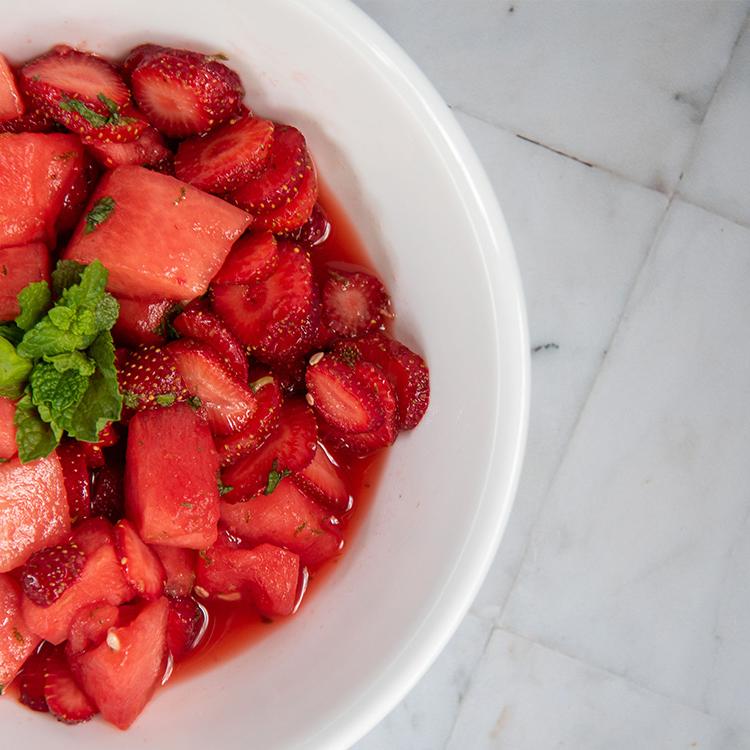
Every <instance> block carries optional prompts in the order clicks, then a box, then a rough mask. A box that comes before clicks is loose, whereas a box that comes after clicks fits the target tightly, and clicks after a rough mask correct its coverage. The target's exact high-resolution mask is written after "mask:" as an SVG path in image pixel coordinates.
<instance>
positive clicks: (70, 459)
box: [57, 439, 91, 523]
mask: <svg viewBox="0 0 750 750" xmlns="http://www.w3.org/2000/svg"><path fill="white" fill-rule="evenodd" d="M57 455H58V457H59V458H60V465H61V466H62V471H63V477H64V479H65V491H66V493H67V495H68V506H69V508H70V519H71V523H75V522H76V521H78V520H81V519H83V518H88V517H89V516H90V515H91V477H90V475H89V467H88V464H87V463H86V453H85V452H84V450H83V447H82V444H81V443H79V442H77V441H76V440H67V439H66V440H63V441H62V442H61V443H60V445H58V446H57Z"/></svg>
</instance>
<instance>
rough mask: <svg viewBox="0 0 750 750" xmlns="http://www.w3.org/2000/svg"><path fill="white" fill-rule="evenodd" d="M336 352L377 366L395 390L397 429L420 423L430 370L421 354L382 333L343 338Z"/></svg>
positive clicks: (411, 427)
mask: <svg viewBox="0 0 750 750" xmlns="http://www.w3.org/2000/svg"><path fill="white" fill-rule="evenodd" d="M335 352H336V353H337V354H338V355H339V356H342V357H344V358H346V359H348V360H349V361H357V360H359V359H365V360H367V361H368V362H372V363H373V364H375V365H377V366H378V367H379V368H380V369H381V370H382V371H383V372H384V373H385V375H386V377H387V378H388V379H389V380H390V381H391V383H392V384H393V387H394V388H395V389H396V395H397V397H398V413H399V429H401V430H411V429H413V428H414V427H416V426H417V425H418V424H419V422H420V420H421V419H422V417H423V416H424V413H425V411H427V406H428V404H429V403H430V372H429V370H428V369H427V365H426V364H425V361H424V360H423V359H422V357H420V356H419V355H418V354H416V353H415V352H413V351H412V350H411V349H409V348H408V347H407V346H405V345H404V344H402V343H400V342H399V341H394V340H393V339H391V338H388V336H386V335H384V334H381V333H376V334H373V335H371V336H367V337H364V338H358V339H354V340H352V341H342V342H340V343H339V344H338V345H337V346H336V348H335Z"/></svg>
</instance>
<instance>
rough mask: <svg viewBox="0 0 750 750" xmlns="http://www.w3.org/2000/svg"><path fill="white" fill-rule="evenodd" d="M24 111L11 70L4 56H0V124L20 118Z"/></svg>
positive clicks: (24, 107) (24, 106)
mask: <svg viewBox="0 0 750 750" xmlns="http://www.w3.org/2000/svg"><path fill="white" fill-rule="evenodd" d="M25 111H26V105H25V104H24V101H23V99H22V98H21V94H20V92H19V91H18V86H17V85H16V77H15V75H13V70H12V69H11V67H10V65H8V61H7V60H6V59H5V57H4V55H0V122H7V121H8V120H14V119H15V118H17V117H21V116H22V115H23V113H24V112H25Z"/></svg>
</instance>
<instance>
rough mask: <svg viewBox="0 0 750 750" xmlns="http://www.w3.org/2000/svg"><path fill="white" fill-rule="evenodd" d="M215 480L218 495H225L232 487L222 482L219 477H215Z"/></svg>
mask: <svg viewBox="0 0 750 750" xmlns="http://www.w3.org/2000/svg"><path fill="white" fill-rule="evenodd" d="M216 481H217V483H218V485H219V495H226V494H227V493H229V492H231V491H232V490H233V489H234V487H232V486H231V485H228V484H224V482H222V481H221V477H217V479H216Z"/></svg>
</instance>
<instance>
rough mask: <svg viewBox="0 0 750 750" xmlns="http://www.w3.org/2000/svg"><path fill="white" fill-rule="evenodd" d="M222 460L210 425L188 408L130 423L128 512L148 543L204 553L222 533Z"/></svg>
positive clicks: (146, 415) (181, 406)
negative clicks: (220, 465)
mask: <svg viewBox="0 0 750 750" xmlns="http://www.w3.org/2000/svg"><path fill="white" fill-rule="evenodd" d="M218 468H219V457H218V455H217V453H216V449H215V447H214V442H213V438H212V436H211V430H210V429H209V427H208V425H207V424H206V423H205V422H204V421H203V420H202V419H201V418H200V417H199V416H198V415H197V414H196V413H195V412H194V411H193V409H192V408H191V407H190V406H188V405H187V404H175V405H174V406H171V407H169V408H167V409H152V410H147V411H142V412H138V414H136V415H135V416H134V417H133V419H132V420H131V422H130V428H129V430H128V446H127V456H126V472H125V508H126V512H127V516H128V518H130V520H131V521H132V522H133V524H134V526H135V527H136V529H137V531H138V533H139V534H140V537H141V539H143V541H144V542H147V543H148V544H161V545H168V546H171V547H187V548H189V549H205V548H206V547H210V546H211V545H212V544H213V543H214V542H215V541H216V537H217V534H218V526H217V524H218V520H219V487H218V483H217V472H218Z"/></svg>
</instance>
